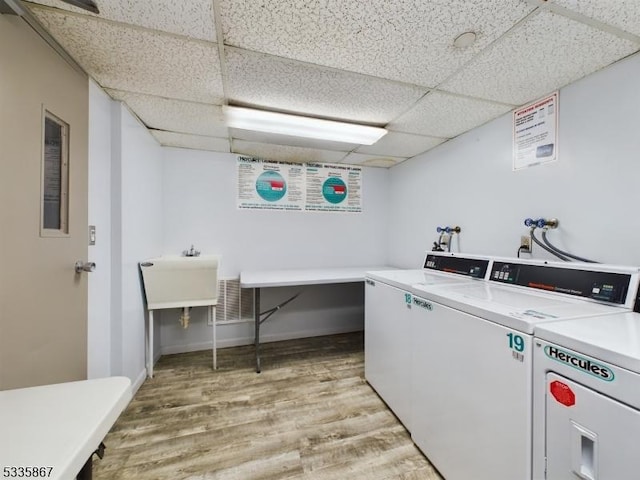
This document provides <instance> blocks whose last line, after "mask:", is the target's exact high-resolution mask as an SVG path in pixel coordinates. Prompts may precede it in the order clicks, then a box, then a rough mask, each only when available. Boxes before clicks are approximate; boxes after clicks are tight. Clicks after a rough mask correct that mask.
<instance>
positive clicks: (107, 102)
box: [87, 81, 112, 378]
mask: <svg viewBox="0 0 640 480" xmlns="http://www.w3.org/2000/svg"><path fill="white" fill-rule="evenodd" d="M111 104H112V100H111V98H110V97H109V96H108V95H107V94H106V93H104V91H103V90H102V89H101V88H100V87H99V86H98V85H96V84H95V83H94V82H93V81H90V82H89V225H95V226H96V244H95V245H94V246H89V261H91V262H95V263H96V270H95V271H94V272H92V273H91V274H90V275H88V279H89V280H88V297H89V298H88V315H87V316H88V334H87V335H88V339H87V376H88V378H100V377H107V376H109V375H110V374H111V141H112V139H111V108H112V107H111Z"/></svg>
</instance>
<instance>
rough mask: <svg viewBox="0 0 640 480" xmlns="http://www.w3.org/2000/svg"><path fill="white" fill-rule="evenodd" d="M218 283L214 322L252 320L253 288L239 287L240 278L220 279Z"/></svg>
mask: <svg viewBox="0 0 640 480" xmlns="http://www.w3.org/2000/svg"><path fill="white" fill-rule="evenodd" d="M219 282H220V283H219V284H218V306H217V307H216V323H237V322H246V321H252V320H253V288H240V279H239V278H231V279H222V280H220V281H219Z"/></svg>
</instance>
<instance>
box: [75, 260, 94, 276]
mask: <svg viewBox="0 0 640 480" xmlns="http://www.w3.org/2000/svg"><path fill="white" fill-rule="evenodd" d="M75 268H76V273H82V272H93V271H94V270H95V269H96V264H95V262H83V261H82V260H78V261H77V262H76V265H75Z"/></svg>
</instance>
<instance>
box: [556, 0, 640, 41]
mask: <svg viewBox="0 0 640 480" xmlns="http://www.w3.org/2000/svg"><path fill="white" fill-rule="evenodd" d="M549 3H550V4H555V5H559V6H561V7H564V8H567V9H569V10H573V11H575V12H577V13H580V14H582V15H585V16H587V17H590V18H593V19H595V20H599V21H601V22H603V23H606V24H608V25H612V26H614V27H617V28H619V29H621V30H624V31H626V32H629V33H633V34H634V35H639V36H640V2H638V1H637V0H626V1H625V0H619V1H607V2H603V1H602V0H553V1H552V2H549Z"/></svg>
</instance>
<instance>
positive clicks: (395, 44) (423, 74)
mask: <svg viewBox="0 0 640 480" xmlns="http://www.w3.org/2000/svg"><path fill="white" fill-rule="evenodd" d="M534 8H535V6H532V5H529V4H527V3H526V2H524V1H520V0H483V1H482V2H470V1H468V0H431V1H424V0H403V1H393V2H390V1H389V0H368V1H362V0H325V1H323V2H308V1H302V0H298V1H290V0H263V1H260V2H257V1H255V0H221V1H220V10H221V17H222V29H223V36H224V39H225V44H227V45H232V46H237V47H241V48H246V49H248V50H255V51H260V52H264V53H270V54H272V55H277V56H280V57H285V58H293V59H297V60H302V61H304V62H309V63H314V64H318V65H324V66H329V67H335V68H340V69H344V70H349V71H353V72H359V73H364V74H368V75H373V76H378V77H383V78H388V79H393V80H399V81H403V82H408V83H415V84H418V85H424V86H427V87H433V86H436V85H437V84H439V83H440V82H442V81H443V80H444V79H445V78H447V77H448V76H449V75H451V74H452V73H453V72H455V71H456V70H457V69H458V68H460V67H461V66H462V65H464V63H465V62H467V61H468V60H470V59H471V58H472V57H473V56H474V55H475V54H477V53H478V52H480V51H481V50H482V49H483V48H485V47H486V46H487V45H489V44H490V43H491V42H493V41H494V40H496V39H497V38H498V37H499V36H500V35H502V34H504V33H505V32H506V31H508V30H509V29H510V28H511V27H513V25H514V24H515V23H516V22H518V21H519V20H520V19H522V18H523V17H524V16H526V15H527V14H528V13H530V12H531V11H532V10H533V9H534ZM469 30H475V31H476V32H478V39H477V41H476V43H475V44H474V45H473V46H471V47H468V48H464V49H457V48H455V47H453V40H454V38H455V37H457V36H458V35H459V34H461V33H463V32H466V31H469Z"/></svg>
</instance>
